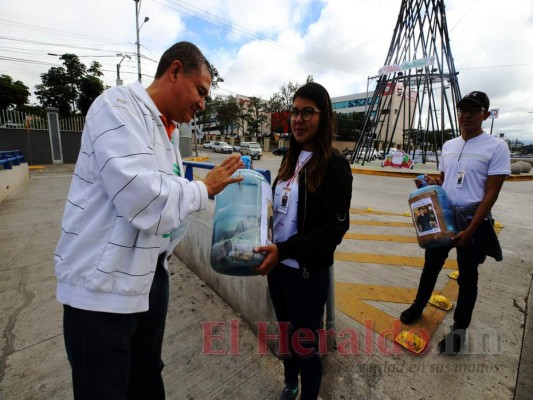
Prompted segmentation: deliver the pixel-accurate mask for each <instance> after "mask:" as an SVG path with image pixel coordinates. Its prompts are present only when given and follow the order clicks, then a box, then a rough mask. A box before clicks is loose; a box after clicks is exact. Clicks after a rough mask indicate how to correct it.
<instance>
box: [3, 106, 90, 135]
mask: <svg viewBox="0 0 533 400" xmlns="http://www.w3.org/2000/svg"><path fill="white" fill-rule="evenodd" d="M84 125H85V117H82V116H79V117H70V118H63V119H60V120H59V129H60V130H62V131H78V132H81V131H82V130H83V126H84ZM0 128H10V129H27V130H30V129H44V130H47V129H48V118H46V117H40V116H37V115H31V114H26V113H23V112H21V111H16V110H0Z"/></svg>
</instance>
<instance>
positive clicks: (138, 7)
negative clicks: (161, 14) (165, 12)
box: [133, 0, 150, 82]
mask: <svg viewBox="0 0 533 400" xmlns="http://www.w3.org/2000/svg"><path fill="white" fill-rule="evenodd" d="M133 1H134V2H135V28H136V30H137V42H136V43H135V44H136V45H137V74H138V78H137V79H138V80H139V82H142V75H141V42H140V40H139V31H140V30H141V28H142V27H143V25H144V23H145V22H148V21H149V20H150V18H148V17H144V22H143V23H142V24H141V26H139V11H141V0H133Z"/></svg>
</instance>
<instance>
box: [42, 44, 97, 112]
mask: <svg viewBox="0 0 533 400" xmlns="http://www.w3.org/2000/svg"><path fill="white" fill-rule="evenodd" d="M60 59H61V60H63V65H64V67H52V68H50V69H49V70H48V72H47V73H44V74H41V81H42V83H41V84H39V85H36V86H35V88H36V90H35V95H36V96H37V99H38V100H39V102H40V103H41V105H42V106H43V107H58V108H59V114H60V115H61V116H63V117H68V116H70V115H72V114H73V113H74V114H75V113H76V111H78V110H79V111H81V112H83V113H86V112H87V109H88V108H89V105H90V103H92V101H93V100H94V99H95V98H96V97H97V96H98V95H100V94H101V93H102V92H103V91H104V89H105V86H104V84H103V82H102V81H101V79H100V76H102V72H101V71H100V69H101V65H100V64H99V63H97V62H94V63H93V64H92V65H91V67H90V68H89V70H87V67H86V66H85V65H84V64H83V63H81V62H80V60H79V58H78V56H77V55H76V54H69V53H65V54H63V55H62V56H61V57H60Z"/></svg>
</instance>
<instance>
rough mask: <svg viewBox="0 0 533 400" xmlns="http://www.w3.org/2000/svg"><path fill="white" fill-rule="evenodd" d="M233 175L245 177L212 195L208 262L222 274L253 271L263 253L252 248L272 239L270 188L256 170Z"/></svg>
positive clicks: (240, 273) (242, 273)
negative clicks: (211, 229) (213, 204)
mask: <svg viewBox="0 0 533 400" xmlns="http://www.w3.org/2000/svg"><path fill="white" fill-rule="evenodd" d="M236 175H241V176H243V177H244V179H243V180H242V181H241V182H239V183H234V184H231V185H228V186H227V187H226V188H225V189H224V190H223V191H222V192H220V193H219V194H218V195H217V196H215V213H214V217H213V238H212V247H211V259H210V262H211V267H212V268H213V269H214V270H215V271H216V272H219V273H221V274H225V275H237V276H248V275H255V274H256V273H255V268H256V267H258V266H259V265H260V264H261V262H262V261H263V259H264V258H265V255H264V254H262V253H255V252H254V251H253V249H254V248H255V247H257V246H262V245H266V244H270V243H272V189H271V188H270V185H269V184H268V182H267V180H266V179H265V177H264V176H263V175H262V174H260V173H259V172H257V171H254V170H249V169H240V170H238V171H237V172H235V174H234V176H236Z"/></svg>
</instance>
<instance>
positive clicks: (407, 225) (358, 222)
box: [350, 219, 413, 228]
mask: <svg viewBox="0 0 533 400" xmlns="http://www.w3.org/2000/svg"><path fill="white" fill-rule="evenodd" d="M350 225H363V226H392V227H395V228H412V227H413V223H412V222H392V221H365V220H361V219H351V220H350Z"/></svg>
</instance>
